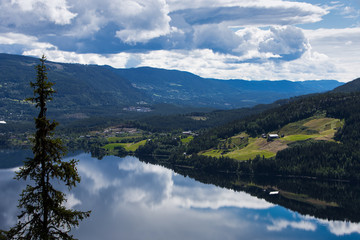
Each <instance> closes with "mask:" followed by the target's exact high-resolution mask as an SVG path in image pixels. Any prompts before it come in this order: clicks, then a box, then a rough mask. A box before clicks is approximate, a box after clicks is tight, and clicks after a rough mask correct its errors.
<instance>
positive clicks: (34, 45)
mask: <svg viewBox="0 0 360 240" xmlns="http://www.w3.org/2000/svg"><path fill="white" fill-rule="evenodd" d="M0 45H21V46H23V49H39V50H46V49H55V48H56V47H55V46H54V45H52V44H50V43H46V42H41V41H39V39H38V38H37V37H34V36H29V35H25V34H21V33H13V32H8V33H0ZM0 49H1V46H0Z"/></svg>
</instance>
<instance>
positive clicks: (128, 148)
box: [103, 140, 146, 152]
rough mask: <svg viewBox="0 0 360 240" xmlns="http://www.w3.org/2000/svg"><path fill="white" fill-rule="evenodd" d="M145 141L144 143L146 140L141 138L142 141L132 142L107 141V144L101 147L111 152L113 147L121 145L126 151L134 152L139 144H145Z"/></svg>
mask: <svg viewBox="0 0 360 240" xmlns="http://www.w3.org/2000/svg"><path fill="white" fill-rule="evenodd" d="M145 143H146V140H142V141H139V142H134V143H109V144H106V145H105V146H104V147H103V148H105V149H106V150H108V151H110V152H112V151H114V148H115V147H117V146H122V147H123V148H125V150H126V151H128V152H135V151H136V150H137V149H138V148H139V147H140V146H143V145H145Z"/></svg>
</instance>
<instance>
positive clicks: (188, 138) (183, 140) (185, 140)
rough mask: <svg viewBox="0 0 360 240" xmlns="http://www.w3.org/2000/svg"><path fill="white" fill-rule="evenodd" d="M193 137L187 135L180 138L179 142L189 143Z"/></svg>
mask: <svg viewBox="0 0 360 240" xmlns="http://www.w3.org/2000/svg"><path fill="white" fill-rule="evenodd" d="M193 139H194V137H193V136H188V137H187V138H182V139H181V142H182V143H183V144H187V143H189V142H190V141H191V140H193Z"/></svg>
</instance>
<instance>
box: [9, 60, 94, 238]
mask: <svg viewBox="0 0 360 240" xmlns="http://www.w3.org/2000/svg"><path fill="white" fill-rule="evenodd" d="M40 61H41V64H39V65H37V66H36V70H37V80H36V82H31V83H30V85H31V87H32V88H33V89H34V97H33V98H30V99H29V100H30V101H32V102H34V103H35V104H36V107H37V108H39V109H40V111H39V114H38V117H37V118H36V119H35V125H36V133H35V138H34V140H33V148H32V150H33V154H34V157H33V158H29V159H27V161H25V165H24V166H23V167H21V168H20V170H19V171H18V172H17V175H16V179H18V180H20V179H24V180H27V179H29V180H32V182H33V183H34V184H33V185H27V186H26V188H25V189H24V190H23V192H22V193H21V194H20V200H19V205H18V207H19V208H20V209H21V213H20V215H19V216H18V223H17V224H16V226H15V227H13V228H12V229H11V230H10V231H9V233H8V235H9V238H11V239H42V240H50V239H74V238H73V236H72V235H70V234H69V232H70V230H71V228H72V227H76V226H78V225H79V220H83V219H84V218H86V217H89V215H90V211H88V212H81V211H77V210H72V209H67V208H66V207H65V206H64V203H65V202H66V195H65V193H63V192H61V191H59V190H56V189H55V188H54V186H53V184H52V182H53V181H54V180H59V181H62V182H64V183H65V185H66V186H67V188H68V189H69V190H70V189H71V188H72V187H74V186H75V185H76V183H78V182H80V176H79V175H78V172H77V169H76V164H77V160H74V159H72V160H70V161H68V162H64V161H62V160H61V159H62V157H63V156H64V154H65V148H64V147H63V145H62V142H61V140H60V139H58V138H55V137H54V130H55V127H56V126H57V125H58V124H57V122H55V121H52V122H50V121H49V119H47V116H46V112H47V107H46V105H47V102H48V101H50V100H52V95H53V93H54V92H55V91H54V89H53V88H52V86H53V85H54V84H53V83H52V82H50V81H48V79H47V73H46V71H47V68H46V66H45V61H46V59H45V57H44V56H43V57H42V59H41V60H40Z"/></svg>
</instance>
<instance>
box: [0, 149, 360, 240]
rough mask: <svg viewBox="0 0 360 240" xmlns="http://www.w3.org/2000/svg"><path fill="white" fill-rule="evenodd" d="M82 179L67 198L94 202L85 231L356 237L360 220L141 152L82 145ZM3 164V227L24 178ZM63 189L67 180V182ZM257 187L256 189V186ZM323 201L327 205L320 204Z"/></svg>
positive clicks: (79, 203)
mask: <svg viewBox="0 0 360 240" xmlns="http://www.w3.org/2000/svg"><path fill="white" fill-rule="evenodd" d="M72 158H76V159H79V160H80V162H79V165H78V171H79V173H80V175H81V178H82V179H81V183H80V184H78V186H77V187H76V188H75V189H73V191H72V192H71V193H69V194H68V202H67V203H66V204H67V206H69V207H73V208H78V209H81V210H92V214H91V217H90V218H89V219H86V220H84V221H83V222H81V223H80V227H79V228H78V229H75V230H73V234H74V235H75V237H77V238H79V239H86V240H92V239H104V240H107V239H109V240H110V239H111V240H112V239H358V238H359V237H360V224H359V223H352V222H346V221H338V220H336V221H333V220H326V219H318V218H315V217H313V216H310V215H301V214H299V213H297V212H294V211H290V210H287V209H286V208H284V207H280V206H278V205H276V204H274V203H270V202H269V201H266V200H264V199H262V198H257V197H255V196H251V195H250V194H248V193H245V192H240V191H239V192H237V191H234V190H229V189H226V188H221V187H217V186H214V185H211V184H204V183H201V182H198V181H195V180H193V179H191V178H189V177H183V176H182V175H179V174H176V173H174V172H173V171H172V170H169V169H166V168H164V167H161V166H157V165H152V164H146V163H143V162H140V161H139V160H138V159H137V158H135V157H125V158H119V157H115V156H109V157H104V158H103V160H101V161H100V160H97V159H95V158H92V157H91V156H90V155H89V154H85V153H81V154H78V155H76V156H74V157H72ZM14 170H15V169H14V168H12V169H9V168H8V169H1V170H0V187H1V192H2V194H1V195H2V197H1V198H0V211H1V215H0V229H7V228H9V227H10V226H12V225H13V224H14V223H15V221H16V212H17V208H16V205H17V199H18V196H19V193H20V192H21V190H22V188H23V186H24V183H23V182H19V181H16V180H13V179H12V178H13V176H14ZM64 189H65V188H64ZM253 195H254V194H253ZM319 208H321V207H320V206H319Z"/></svg>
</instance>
